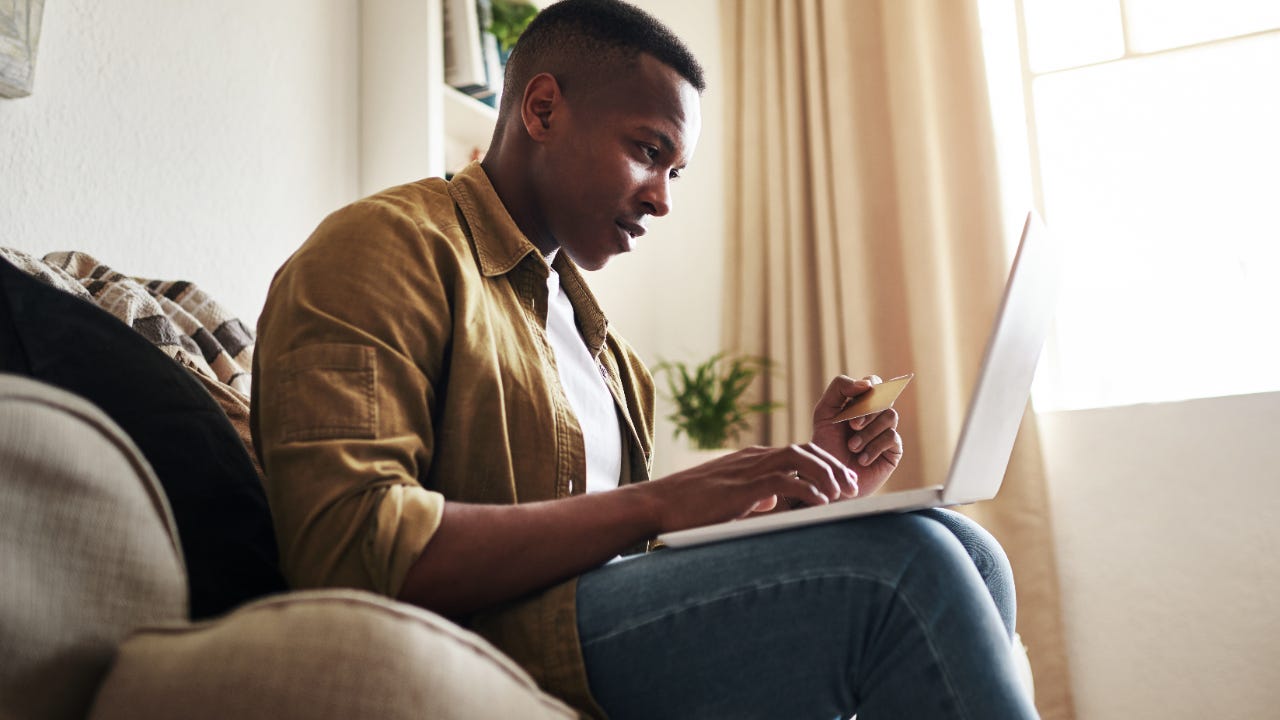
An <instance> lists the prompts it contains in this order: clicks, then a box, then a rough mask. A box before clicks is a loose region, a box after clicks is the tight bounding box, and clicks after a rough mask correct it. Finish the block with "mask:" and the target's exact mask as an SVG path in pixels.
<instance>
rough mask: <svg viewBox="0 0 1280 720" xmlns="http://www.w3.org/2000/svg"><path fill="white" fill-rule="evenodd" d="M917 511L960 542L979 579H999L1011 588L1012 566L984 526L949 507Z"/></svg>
mask: <svg viewBox="0 0 1280 720" xmlns="http://www.w3.org/2000/svg"><path fill="white" fill-rule="evenodd" d="M920 514H921V515H923V516H924V517H926V518H928V519H930V520H933V521H934V522H936V523H938V524H940V525H942V526H943V527H945V528H946V529H947V530H948V531H950V532H951V534H952V535H954V536H955V537H956V539H957V540H959V541H960V544H961V545H962V546H963V547H964V550H965V553H967V554H968V555H969V557H970V558H971V559H972V560H973V564H974V565H975V566H977V568H978V573H979V574H980V575H982V577H983V579H986V578H988V577H991V578H1003V579H1005V580H1006V581H1007V582H1008V584H1009V586H1010V587H1012V585H1013V568H1012V566H1010V565H1009V556H1008V555H1006V554H1005V552H1004V548H1003V547H1001V546H1000V542H999V541H998V540H996V539H995V537H994V536H992V535H991V533H989V532H987V530H986V528H984V527H982V526H981V525H979V524H978V523H976V522H974V521H973V520H970V519H969V518H967V517H965V516H964V515H961V514H960V513H958V512H954V511H952V510H944V509H935V510H926V511H924V512H922V513H920Z"/></svg>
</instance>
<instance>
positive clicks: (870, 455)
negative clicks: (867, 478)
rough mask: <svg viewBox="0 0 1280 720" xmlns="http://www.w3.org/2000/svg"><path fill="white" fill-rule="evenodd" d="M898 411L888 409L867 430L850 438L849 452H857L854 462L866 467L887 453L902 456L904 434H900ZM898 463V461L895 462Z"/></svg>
mask: <svg viewBox="0 0 1280 720" xmlns="http://www.w3.org/2000/svg"><path fill="white" fill-rule="evenodd" d="M897 427H898V413H897V411H896V410H892V409H890V410H886V411H884V412H882V413H880V415H879V416H878V417H877V418H876V419H875V420H874V421H873V422H872V423H871V424H870V425H868V426H867V428H866V429H865V430H862V431H861V432H857V433H854V434H853V435H852V436H851V437H850V438H849V452H851V453H854V454H855V460H854V462H855V463H857V464H858V465H859V466H861V467H866V466H868V465H870V464H871V463H873V462H875V461H876V460H878V459H880V457H881V456H882V455H884V454H886V453H890V454H893V455H895V456H896V457H901V456H902V436H901V435H899V434H898V431H897ZM895 464H896V463H895Z"/></svg>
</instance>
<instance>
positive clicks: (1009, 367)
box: [658, 212, 1058, 548]
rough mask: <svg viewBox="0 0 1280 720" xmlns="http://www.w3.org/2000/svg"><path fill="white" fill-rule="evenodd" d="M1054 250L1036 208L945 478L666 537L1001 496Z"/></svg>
mask: <svg viewBox="0 0 1280 720" xmlns="http://www.w3.org/2000/svg"><path fill="white" fill-rule="evenodd" d="M1054 251H1055V248H1054V246H1053V243H1052V241H1051V240H1050V238H1049V236H1048V232H1047V231H1046V229H1045V227H1044V224H1043V223H1042V222H1041V221H1040V218H1039V217H1038V216H1037V215H1036V214H1035V213H1034V212H1031V213H1028V214H1027V219H1026V222H1025V223H1024V224H1023V227H1022V239H1021V240H1020V241H1019V243H1018V253H1017V255H1016V256H1015V257H1014V260H1013V268H1012V269H1011V270H1010V271H1009V281H1008V283H1007V284H1006V285H1005V290H1004V298H1003V299H1002V300H1001V302H1000V310H999V312H998V313H997V314H996V319H995V324H994V326H993V327H992V329H991V336H990V337H989V338H988V339H987V348H986V352H985V354H984V356H983V360H982V366H981V368H980V369H979V371H978V382H977V384H976V385H975V386H974V390H973V397H972V398H971V399H970V401H969V410H968V413H967V414H966V416H965V420H964V426H963V427H962V428H961V430H960V439H959V441H957V443H956V450H955V454H954V455H953V456H952V459H951V469H950V470H949V471H948V473H947V479H946V482H945V483H943V484H942V485H935V486H932V487H925V488H919V489H913V490H902V491H897V492H884V493H880V494H877V495H871V496H869V497H865V498H862V497H858V498H853V499H850V500H841V501H839V502H834V503H831V504H829V505H816V506H813V507H807V508H801V509H798V510H790V511H787V512H780V513H770V514H762V515H757V516H754V517H750V518H747V519H744V520H733V521H730V522H724V523H718V524H715V525H705V526H703V527H697V528H690V529H688V530H680V531H677V532H669V533H663V534H662V535H659V536H658V540H660V541H662V542H663V543H665V544H666V545H667V546H668V547H672V548H681V547H690V546H694V545H701V544H704V543H709V542H717V541H720V540H728V539H731V538H737V537H743V536H747V535H758V534H761V533H769V532H777V531H780V530H788V529H791V528H797V527H803V526H807V525H815V524H818V523H826V522H833V521H836V520H843V519H845V518H853V517H860V516H863V515H878V514H881V513H902V512H910V511H912V510H923V509H925V508H933V507H947V506H952V505H965V504H968V503H973V502H978V501H980V500H990V499H991V498H993V497H995V496H996V493H997V492H999V490H1000V484H1001V483H1002V482H1003V481H1004V472H1005V467H1006V466H1007V465H1008V463H1009V455H1010V454H1011V453H1012V452H1013V442H1014V439H1015V438H1016V437H1017V434H1018V427H1019V426H1020V425H1021V424H1022V414H1023V411H1024V410H1025V409H1026V407H1027V398H1028V397H1029V395H1030V392H1031V380H1032V378H1033V377H1034V376H1035V370H1036V363H1037V362H1038V361H1039V359H1040V349H1041V348H1042V347H1043V346H1044V341H1045V338H1046V336H1047V335H1048V333H1049V324H1050V320H1051V319H1052V317H1053V308H1054V305H1055V302H1056V299H1057V280H1058V278H1057V265H1058V264H1057V262H1056V259H1055V254H1054Z"/></svg>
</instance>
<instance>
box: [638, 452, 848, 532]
mask: <svg viewBox="0 0 1280 720" xmlns="http://www.w3.org/2000/svg"><path fill="white" fill-rule="evenodd" d="M636 489H637V490H638V491H639V490H642V489H643V491H644V492H646V493H647V494H649V495H650V497H651V499H652V500H653V501H654V507H655V508H656V510H657V512H658V524H659V526H660V527H661V532H673V531H676V530H685V529H688V528H693V527H701V526H703V525H712V524H715V523H718V522H724V521H726V520H734V519H738V518H742V517H746V516H747V515H749V514H751V513H752V512H765V511H768V510H772V509H773V508H774V507H775V506H776V505H777V503H778V500H779V498H783V497H787V498H794V499H796V500H800V501H802V502H804V503H805V504H807V505H825V504H826V503H828V502H833V501H836V500H840V499H842V498H851V497H856V496H857V494H858V475H857V473H856V472H855V471H854V470H853V469H851V468H849V467H847V466H845V465H844V464H842V463H841V462H840V461H839V460H837V459H836V458H834V457H832V455H831V454H830V453H828V452H827V451H825V450H823V449H822V448H820V447H818V446H817V445H815V444H813V443H806V444H804V445H788V446H786V447H777V448H769V447H749V448H746V449H744V450H739V451H737V452H735V453H732V454H730V455H725V456H723V457H720V458H716V459H715V460H711V461H710V462H706V463H703V464H702V465H697V466H695V467H692V468H689V469H687V470H682V471H680V472H677V473H674V474H672V475H668V476H666V477H664V478H661V479H659V480H654V481H652V482H648V483H643V484H642V485H640V486H638V487H637V488H636Z"/></svg>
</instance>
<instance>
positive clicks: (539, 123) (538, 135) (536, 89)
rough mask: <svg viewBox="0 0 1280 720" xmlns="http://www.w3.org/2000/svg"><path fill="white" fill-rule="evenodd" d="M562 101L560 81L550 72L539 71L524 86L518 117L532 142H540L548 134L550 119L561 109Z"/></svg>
mask: <svg viewBox="0 0 1280 720" xmlns="http://www.w3.org/2000/svg"><path fill="white" fill-rule="evenodd" d="M563 103H564V96H562V95H561V94H560V83H559V82H557V81H556V79H555V76H553V75H552V74H551V73H539V74H537V75H535V76H533V79H531V80H529V84H528V85H525V86H524V97H523V98H522V99H521V101H520V119H521V120H522V121H523V122H524V129H525V132H527V133H529V137H530V138H532V139H533V141H534V142H542V141H543V140H545V139H546V138H547V136H548V135H549V134H550V130H551V123H552V119H553V118H554V117H556V116H557V115H558V113H560V112H561V111H562V109H563Z"/></svg>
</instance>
